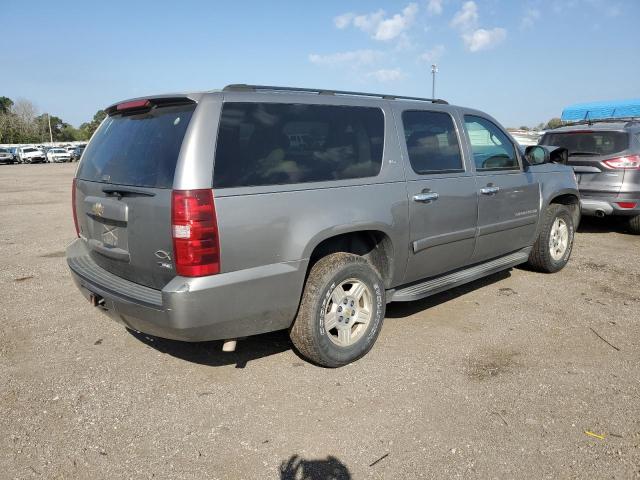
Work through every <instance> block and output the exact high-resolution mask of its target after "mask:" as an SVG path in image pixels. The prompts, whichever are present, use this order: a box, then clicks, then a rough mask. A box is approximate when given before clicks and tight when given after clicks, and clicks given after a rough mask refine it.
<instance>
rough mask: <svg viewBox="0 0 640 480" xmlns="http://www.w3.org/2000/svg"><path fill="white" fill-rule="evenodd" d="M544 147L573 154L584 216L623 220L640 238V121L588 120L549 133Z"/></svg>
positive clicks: (570, 163) (572, 164)
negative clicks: (621, 218)
mask: <svg viewBox="0 0 640 480" xmlns="http://www.w3.org/2000/svg"><path fill="white" fill-rule="evenodd" d="M540 145H555V146H560V147H564V148H566V149H567V150H568V151H569V165H570V166H571V167H573V170H574V171H575V172H576V177H577V179H578V187H579V189H580V195H581V204H582V214H583V215H595V216H597V217H604V216H606V215H616V216H620V217H623V218H625V219H626V221H627V225H628V228H629V231H630V232H631V233H634V234H636V235H640V121H637V120H603V121H595V120H592V121H585V122H583V123H580V124H573V125H570V126H566V127H560V128H556V129H554V130H550V131H548V132H547V133H545V135H544V136H543V137H542V138H541V139H540Z"/></svg>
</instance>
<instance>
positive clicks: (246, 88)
mask: <svg viewBox="0 0 640 480" xmlns="http://www.w3.org/2000/svg"><path fill="white" fill-rule="evenodd" d="M222 91H223V92H259V91H266V92H300V93H315V94H317V95H345V96H354V97H376V98H382V99H384V100H416V101H419V102H431V103H437V104H442V105H449V102H447V101H446V100H442V99H439V98H422V97H405V96H402V95H387V94H383V93H364V92H349V91H346V90H325V89H321V88H297V87H275V86H271V85H247V84H244V83H237V84H232V85H227V86H226V87H224V88H223V89H222Z"/></svg>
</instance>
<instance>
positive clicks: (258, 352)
mask: <svg viewBox="0 0 640 480" xmlns="http://www.w3.org/2000/svg"><path fill="white" fill-rule="evenodd" d="M127 331H128V332H129V333H130V334H131V335H132V336H133V337H134V338H136V339H137V340H139V341H141V342H142V343H144V344H145V345H148V346H149V347H151V348H154V349H156V350H158V351H159V352H162V353H166V354H167V355H171V356H172V357H176V358H180V359H182V360H185V361H187V362H191V363H197V364H200V365H207V366H210V367H221V366H225V365H233V364H235V366H236V368H245V367H246V366H247V363H248V362H250V361H251V360H257V359H259V358H263V357H268V356H270V355H275V354H277V353H281V352H286V351H287V350H291V348H292V344H291V340H289V335H288V332H287V331H286V330H279V331H277V332H270V333H265V334H262V335H254V336H252V337H247V338H245V339H243V340H241V341H238V346H237V348H236V351H235V352H223V351H222V343H223V342H222V341H221V340H216V341H212V342H181V341H178V340H169V339H166V338H160V337H154V336H153V335H147V334H146V333H142V332H136V331H135V330H131V329H127Z"/></svg>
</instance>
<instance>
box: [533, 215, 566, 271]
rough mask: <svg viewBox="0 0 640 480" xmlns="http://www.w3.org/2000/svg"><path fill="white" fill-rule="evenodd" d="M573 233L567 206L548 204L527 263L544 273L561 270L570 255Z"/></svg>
mask: <svg viewBox="0 0 640 480" xmlns="http://www.w3.org/2000/svg"><path fill="white" fill-rule="evenodd" d="M574 234H575V227H574V224H573V215H572V214H571V211H570V210H569V208H567V207H566V206H565V205H559V204H551V205H549V206H548V207H547V209H546V211H545V212H544V215H543V218H542V224H541V225H540V232H539V233H538V238H537V239H536V243H534V245H533V250H532V251H531V254H530V255H529V260H528V262H527V263H528V265H529V266H530V267H531V268H532V269H533V270H537V271H538V272H544V273H555V272H558V271H560V270H562V269H563V268H564V266H565V265H566V264H567V262H568V261H569V257H570V256H571V250H572V249H573V238H574Z"/></svg>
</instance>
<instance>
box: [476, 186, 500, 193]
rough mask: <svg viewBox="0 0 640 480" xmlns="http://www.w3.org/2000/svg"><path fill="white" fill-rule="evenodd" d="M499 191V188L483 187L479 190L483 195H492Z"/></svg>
mask: <svg viewBox="0 0 640 480" xmlns="http://www.w3.org/2000/svg"><path fill="white" fill-rule="evenodd" d="M499 191H500V187H484V188H481V189H480V193H481V194H483V195H493V194H494V193H498V192H499Z"/></svg>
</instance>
